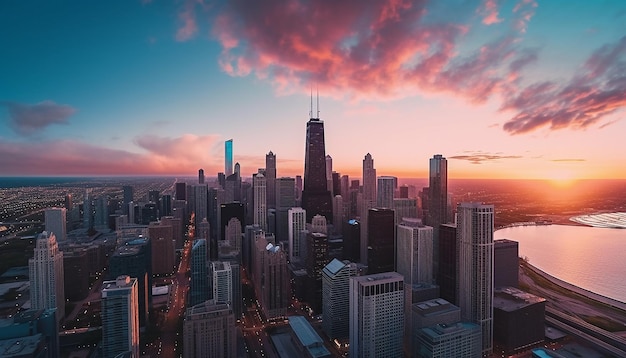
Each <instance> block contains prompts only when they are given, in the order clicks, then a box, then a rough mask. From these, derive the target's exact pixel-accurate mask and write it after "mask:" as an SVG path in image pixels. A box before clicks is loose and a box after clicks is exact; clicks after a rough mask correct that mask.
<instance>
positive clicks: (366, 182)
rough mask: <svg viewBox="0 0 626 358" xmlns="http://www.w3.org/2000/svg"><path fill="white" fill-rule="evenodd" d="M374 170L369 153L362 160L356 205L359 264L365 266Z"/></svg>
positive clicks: (374, 186) (373, 201)
mask: <svg viewBox="0 0 626 358" xmlns="http://www.w3.org/2000/svg"><path fill="white" fill-rule="evenodd" d="M376 197H377V195H376V169H375V168H374V159H373V158H372V155H371V154H370V153H367V154H366V155H365V158H364V159H363V194H362V196H361V204H360V205H359V204H358V200H357V211H359V213H358V215H359V217H360V218H361V263H362V264H364V265H367V236H368V234H367V230H368V227H369V226H368V224H367V220H368V210H369V209H371V208H373V207H375V206H376Z"/></svg>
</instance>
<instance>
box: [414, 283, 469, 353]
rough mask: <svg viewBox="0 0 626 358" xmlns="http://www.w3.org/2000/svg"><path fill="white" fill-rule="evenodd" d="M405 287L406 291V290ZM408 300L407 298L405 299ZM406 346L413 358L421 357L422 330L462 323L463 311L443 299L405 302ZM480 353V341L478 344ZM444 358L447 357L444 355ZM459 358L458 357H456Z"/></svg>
mask: <svg viewBox="0 0 626 358" xmlns="http://www.w3.org/2000/svg"><path fill="white" fill-rule="evenodd" d="M406 288H407V287H406V286H405V290H406ZM405 300H406V298H405ZM405 307H407V308H408V310H407V311H405V315H408V316H407V317H405V325H404V332H405V335H404V337H405V338H404V346H405V347H406V348H405V349H406V352H407V353H409V354H410V356H411V357H418V356H419V348H420V347H419V341H420V336H422V332H421V331H420V330H421V329H422V328H426V327H433V326H435V325H442V324H443V325H454V324H456V323H457V322H460V321H461V309H460V308H459V307H457V306H455V305H453V304H451V303H450V302H448V301H446V300H444V299H442V298H433V299H430V300H426V301H424V300H422V301H418V302H415V303H412V302H408V304H407V302H405ZM477 346H478V347H477V348H478V352H480V340H479V341H478V343H477ZM444 356H446V355H445V354H444ZM450 356H452V355H450ZM456 356H457V357H458V355H456Z"/></svg>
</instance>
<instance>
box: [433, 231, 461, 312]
mask: <svg viewBox="0 0 626 358" xmlns="http://www.w3.org/2000/svg"><path fill="white" fill-rule="evenodd" d="M438 277H439V280H438V281H439V287H440V289H441V298H443V299H445V300H446V301H449V302H451V303H452V304H456V305H458V302H459V299H458V297H459V242H458V239H457V235H456V224H441V225H439V275H438Z"/></svg>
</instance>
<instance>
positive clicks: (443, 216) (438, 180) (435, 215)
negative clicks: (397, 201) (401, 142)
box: [424, 154, 448, 280]
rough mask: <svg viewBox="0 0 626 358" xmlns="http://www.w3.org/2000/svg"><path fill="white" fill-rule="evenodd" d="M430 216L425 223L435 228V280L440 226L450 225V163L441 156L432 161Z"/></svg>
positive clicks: (437, 270)
mask: <svg viewBox="0 0 626 358" xmlns="http://www.w3.org/2000/svg"><path fill="white" fill-rule="evenodd" d="M428 182H429V187H428V214H427V215H426V217H425V219H426V220H425V221H424V223H425V224H426V225H429V226H432V227H433V230H434V231H433V239H434V245H433V248H434V261H433V272H434V275H435V280H438V278H437V274H438V273H439V225H441V224H446V223H448V161H447V160H446V158H444V157H443V156H442V155H441V154H436V155H435V156H433V157H432V158H431V159H430V171H429V180H428Z"/></svg>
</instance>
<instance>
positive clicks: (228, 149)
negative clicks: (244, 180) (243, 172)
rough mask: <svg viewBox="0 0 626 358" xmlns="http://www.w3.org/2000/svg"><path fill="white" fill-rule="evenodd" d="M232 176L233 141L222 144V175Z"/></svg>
mask: <svg viewBox="0 0 626 358" xmlns="http://www.w3.org/2000/svg"><path fill="white" fill-rule="evenodd" d="M231 174H233V140H232V139H229V140H227V141H226V142H224V175H225V176H229V175H231Z"/></svg>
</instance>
